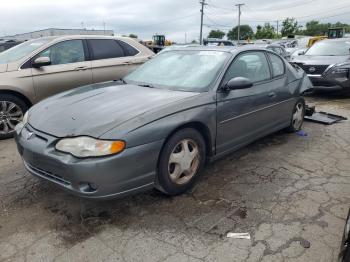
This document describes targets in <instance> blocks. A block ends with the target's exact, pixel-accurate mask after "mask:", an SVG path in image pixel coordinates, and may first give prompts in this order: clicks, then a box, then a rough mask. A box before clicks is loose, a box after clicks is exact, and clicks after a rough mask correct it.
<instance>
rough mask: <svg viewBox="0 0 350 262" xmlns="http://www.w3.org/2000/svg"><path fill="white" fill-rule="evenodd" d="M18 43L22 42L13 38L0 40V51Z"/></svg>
mask: <svg viewBox="0 0 350 262" xmlns="http://www.w3.org/2000/svg"><path fill="white" fill-rule="evenodd" d="M20 43H22V42H19V41H15V40H6V41H3V40H2V41H1V40H0V53H1V52H3V51H5V50H7V49H10V48H11V47H14V46H16V45H19V44H20Z"/></svg>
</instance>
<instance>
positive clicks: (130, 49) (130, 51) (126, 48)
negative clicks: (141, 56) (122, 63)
mask: <svg viewBox="0 0 350 262" xmlns="http://www.w3.org/2000/svg"><path fill="white" fill-rule="evenodd" d="M116 41H117V43H118V44H120V45H121V47H122V48H123V49H124V53H125V56H135V55H137V54H138V53H139V51H137V50H136V49H135V48H134V47H132V46H131V45H129V44H127V43H125V42H123V41H119V40H116Z"/></svg>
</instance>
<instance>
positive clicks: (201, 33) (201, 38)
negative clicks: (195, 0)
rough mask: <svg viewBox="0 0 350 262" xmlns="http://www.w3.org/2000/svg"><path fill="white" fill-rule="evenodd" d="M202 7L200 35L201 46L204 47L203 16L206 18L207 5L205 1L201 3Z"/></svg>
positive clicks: (202, 0)
mask: <svg viewBox="0 0 350 262" xmlns="http://www.w3.org/2000/svg"><path fill="white" fill-rule="evenodd" d="M199 3H200V4H201V6H202V8H201V31H200V34H199V44H200V45H202V44H203V16H204V6H205V5H207V4H206V3H205V0H201V1H200V2H199Z"/></svg>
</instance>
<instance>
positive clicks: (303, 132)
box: [297, 130, 308, 136]
mask: <svg viewBox="0 0 350 262" xmlns="http://www.w3.org/2000/svg"><path fill="white" fill-rule="evenodd" d="M297 135H298V136H308V135H307V133H306V132H305V131H304V130H300V131H298V132H297Z"/></svg>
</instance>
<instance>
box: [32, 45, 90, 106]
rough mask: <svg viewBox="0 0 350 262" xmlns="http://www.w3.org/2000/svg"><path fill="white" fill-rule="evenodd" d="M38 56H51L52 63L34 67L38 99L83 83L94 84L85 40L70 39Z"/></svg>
mask: <svg viewBox="0 0 350 262" xmlns="http://www.w3.org/2000/svg"><path fill="white" fill-rule="evenodd" d="M38 57H49V58H50V60H51V64H50V65H48V66H43V67H40V68H32V74H33V84H34V89H35V92H36V95H37V98H38V100H42V99H44V98H46V97H48V96H51V95H54V94H57V93H60V92H63V91H66V90H69V89H72V88H75V87H79V86H83V85H88V84H92V70H91V61H86V57H87V56H86V54H85V49H84V43H83V40H68V41H63V42H60V43H57V44H54V45H52V46H51V47H49V48H47V49H46V50H44V51H43V52H41V53H40V54H39V55H37V56H36V57H35V58H34V59H36V58H38Z"/></svg>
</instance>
